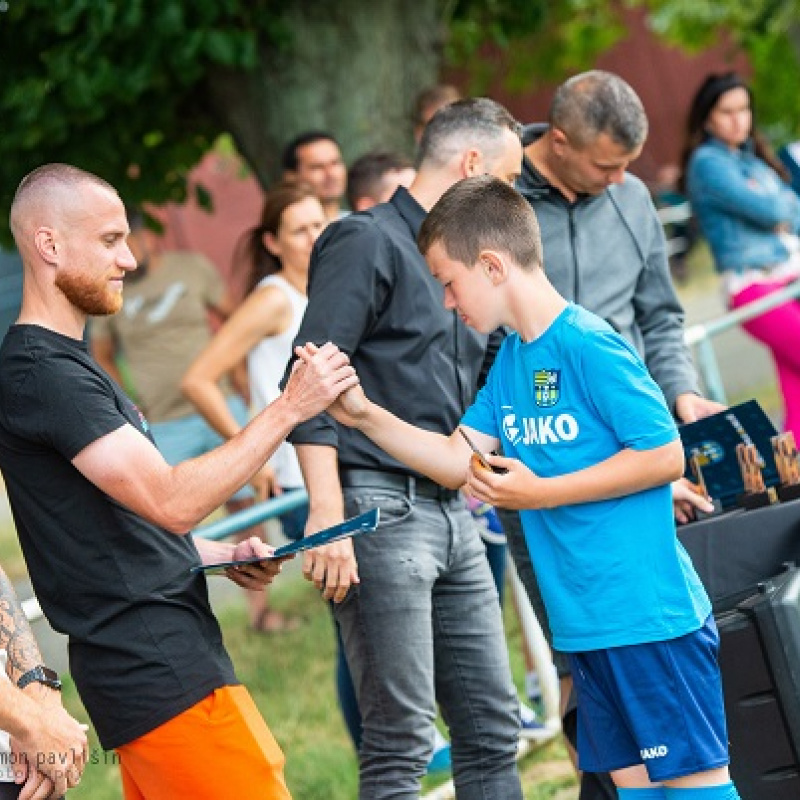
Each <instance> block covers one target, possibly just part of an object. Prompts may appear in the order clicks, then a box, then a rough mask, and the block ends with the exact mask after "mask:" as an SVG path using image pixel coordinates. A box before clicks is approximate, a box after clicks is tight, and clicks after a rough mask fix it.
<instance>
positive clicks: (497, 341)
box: [476, 328, 506, 390]
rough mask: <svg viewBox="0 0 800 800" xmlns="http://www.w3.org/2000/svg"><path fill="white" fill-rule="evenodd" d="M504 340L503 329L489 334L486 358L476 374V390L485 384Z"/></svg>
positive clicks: (504, 333)
mask: <svg viewBox="0 0 800 800" xmlns="http://www.w3.org/2000/svg"><path fill="white" fill-rule="evenodd" d="M505 338H506V332H505V330H504V329H503V328H498V329H497V330H496V331H494V332H493V333H490V334H489V340H488V341H487V342H486V356H485V357H484V359H483V364H481V371H480V373H479V374H478V385H477V387H476V390H480V389H482V388H483V386H484V384H485V383H486V379H487V378H488V377H489V371H490V370H491V368H492V364H494V360H495V358H497V354H498V352H499V351H500V345H502V344H503V339H505Z"/></svg>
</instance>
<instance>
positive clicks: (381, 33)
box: [208, 0, 443, 186]
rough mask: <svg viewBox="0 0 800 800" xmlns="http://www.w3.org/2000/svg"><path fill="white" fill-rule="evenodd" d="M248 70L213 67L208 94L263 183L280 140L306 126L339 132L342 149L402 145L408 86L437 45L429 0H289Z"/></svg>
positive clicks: (426, 75)
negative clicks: (274, 34)
mask: <svg viewBox="0 0 800 800" xmlns="http://www.w3.org/2000/svg"><path fill="white" fill-rule="evenodd" d="M287 5H288V7H287V8H286V10H285V11H284V12H283V14H282V16H281V17H280V18H279V19H278V20H276V23H277V25H273V26H272V29H273V30H275V29H276V28H277V27H278V26H280V28H281V29H285V30H286V31H288V32H289V35H288V36H287V37H286V39H285V41H283V42H282V43H281V44H280V45H279V46H276V45H274V44H269V45H267V44H265V43H262V46H261V50H260V59H259V64H258V66H257V67H256V69H255V70H254V71H253V72H251V73H247V74H242V73H241V72H236V71H232V70H220V71H215V72H214V73H213V74H212V75H211V77H210V78H209V82H208V98H209V101H210V103H211V107H212V109H213V111H214V113H215V114H216V116H217V117H218V118H219V120H220V122H221V124H222V125H223V127H224V128H225V129H226V130H229V131H230V132H231V134H232V135H233V137H234V139H235V141H236V143H237V146H238V148H239V150H240V152H241V153H242V155H243V156H244V157H245V159H246V160H247V161H248V162H249V164H250V165H251V167H252V168H253V171H254V172H255V174H256V175H257V177H258V179H259V181H260V182H261V184H262V185H264V186H267V185H269V184H270V183H271V182H272V181H273V180H275V178H277V177H279V174H280V157H281V152H282V150H283V147H284V145H285V144H286V143H287V142H288V141H289V140H290V139H292V138H293V137H294V136H296V135H297V134H299V133H302V132H303V131H307V130H312V129H313V130H324V131H328V132H330V133H332V134H333V135H334V136H335V137H336V138H337V139H338V140H339V142H340V144H341V146H342V150H343V152H344V156H345V159H346V160H347V162H348V163H350V162H351V161H352V160H353V159H355V158H357V157H358V156H360V155H362V154H363V153H365V152H367V151H369V150H373V149H378V148H380V149H384V150H386V149H389V150H395V151H399V152H401V153H405V154H407V155H411V153H412V151H413V142H412V136H411V129H412V121H411V112H412V109H413V103H414V99H415V97H416V95H417V93H418V92H419V91H420V90H421V89H424V88H426V87H427V86H429V85H431V84H432V83H435V82H436V79H437V75H438V70H439V65H440V60H441V50H442V47H441V45H442V29H443V26H442V22H441V20H440V18H439V17H438V14H437V11H438V9H439V8H440V3H439V2H437V0H416V2H415V3H413V4H411V3H408V2H407V0H372V2H369V3H365V2H364V0H337V2H314V3H310V2H307V0H292V2H291V3H289V4H287Z"/></svg>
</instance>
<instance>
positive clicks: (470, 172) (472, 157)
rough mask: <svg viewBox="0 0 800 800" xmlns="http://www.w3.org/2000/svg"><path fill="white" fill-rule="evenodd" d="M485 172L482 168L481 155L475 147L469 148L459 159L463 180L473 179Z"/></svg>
mask: <svg viewBox="0 0 800 800" xmlns="http://www.w3.org/2000/svg"><path fill="white" fill-rule="evenodd" d="M485 172H486V170H485V169H484V167H483V153H481V151H480V150H478V149H477V148H475V147H471V148H470V149H469V150H467V151H466V152H465V153H464V156H463V158H462V159H461V174H462V176H463V177H464V178H474V177H475V176H476V175H483V174H484V173H485Z"/></svg>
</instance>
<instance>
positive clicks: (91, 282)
mask: <svg viewBox="0 0 800 800" xmlns="http://www.w3.org/2000/svg"><path fill="white" fill-rule="evenodd" d="M56 287H57V288H59V289H61V291H62V292H63V293H64V296H65V297H66V298H67V300H69V302H70V303H72V305H73V306H75V307H76V308H77V309H78V310H79V311H82V312H83V313H84V314H88V315H89V316H93V317H106V316H109V315H110V314H116V313H117V311H119V310H120V308H122V294H121V293H119V294H115V293H114V292H112V291H111V290H110V289H109V288H108V284H107V283H106V281H105V280H104V279H100V278H95V279H92V278H90V277H88V276H87V275H81V274H80V273H79V272H77V271H73V272H70V271H65V270H59V271H58V273H57V274H56Z"/></svg>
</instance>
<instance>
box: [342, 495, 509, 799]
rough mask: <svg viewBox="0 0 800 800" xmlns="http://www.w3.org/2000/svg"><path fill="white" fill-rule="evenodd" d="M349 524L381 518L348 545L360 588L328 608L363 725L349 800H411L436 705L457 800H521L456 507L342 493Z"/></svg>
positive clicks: (466, 525) (500, 652)
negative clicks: (369, 514)
mask: <svg viewBox="0 0 800 800" xmlns="http://www.w3.org/2000/svg"><path fill="white" fill-rule="evenodd" d="M344 495H345V508H346V513H347V515H348V516H351V515H353V514H357V513H362V512H364V511H366V510H368V509H370V508H374V507H376V506H377V507H379V508H380V509H381V526H380V528H379V529H378V530H377V531H376V532H374V533H372V534H369V535H367V536H362V537H359V538H356V539H354V547H355V551H356V558H357V559H358V567H359V575H360V579H361V582H360V584H358V585H356V586H353V587H352V588H351V589H350V592H349V594H348V596H347V598H346V599H345V600H344V602H342V603H340V604H339V605H337V606H336V607H335V609H334V613H335V615H336V619H337V620H338V622H339V625H340V628H341V632H342V640H343V642H344V648H345V653H346V655H347V661H348V664H349V666H350V671H351V672H352V675H353V682H354V685H355V688H356V695H357V697H358V704H359V708H360V709H361V715H362V718H363V724H364V733H363V741H362V744H361V751H360V753H359V769H360V784H359V798H360V800H388V798H391V800H414V799H415V798H417V797H419V792H420V780H421V778H422V776H423V775H424V774H425V768H426V766H427V764H428V761H429V760H430V756H431V753H432V750H433V729H434V720H435V718H436V701H437V700H438V702H439V705H440V708H441V711H442V716H443V717H444V720H445V722H446V723H447V725H448V727H449V729H450V735H451V741H452V751H451V755H452V763H453V779H454V783H455V787H456V794H457V797H458V798H459V800H522V790H521V788H520V782H519V775H518V773H517V767H516V760H515V756H516V749H517V739H518V736H519V705H518V700H517V694H516V690H515V688H514V685H513V682H512V680H511V673H510V669H509V663H508V653H507V649H506V643H505V638H504V633H503V627H502V620H501V616H500V604H499V602H498V597H497V590H496V589H495V586H494V583H493V581H492V575H491V572H490V570H489V564H488V562H487V560H486V556H485V552H484V546H483V542H482V541H481V539H480V536H479V535H478V532H477V529H476V527H475V525H474V523H473V521H472V517H471V515H470V513H469V512H468V511H467V510H466V508H465V506H464V503H463V501H462V500H461V499H460V498H459V499H454V500H449V501H446V500H445V501H439V500H431V499H424V498H419V497H417V499H416V500H415V501H414V502H413V503H412V501H411V500H410V499H409V498H408V497H407V496H406V495H405V493H403V492H400V491H394V490H390V489H383V488H381V489H375V488H367V487H364V488H348V489H345V492H344Z"/></svg>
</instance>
